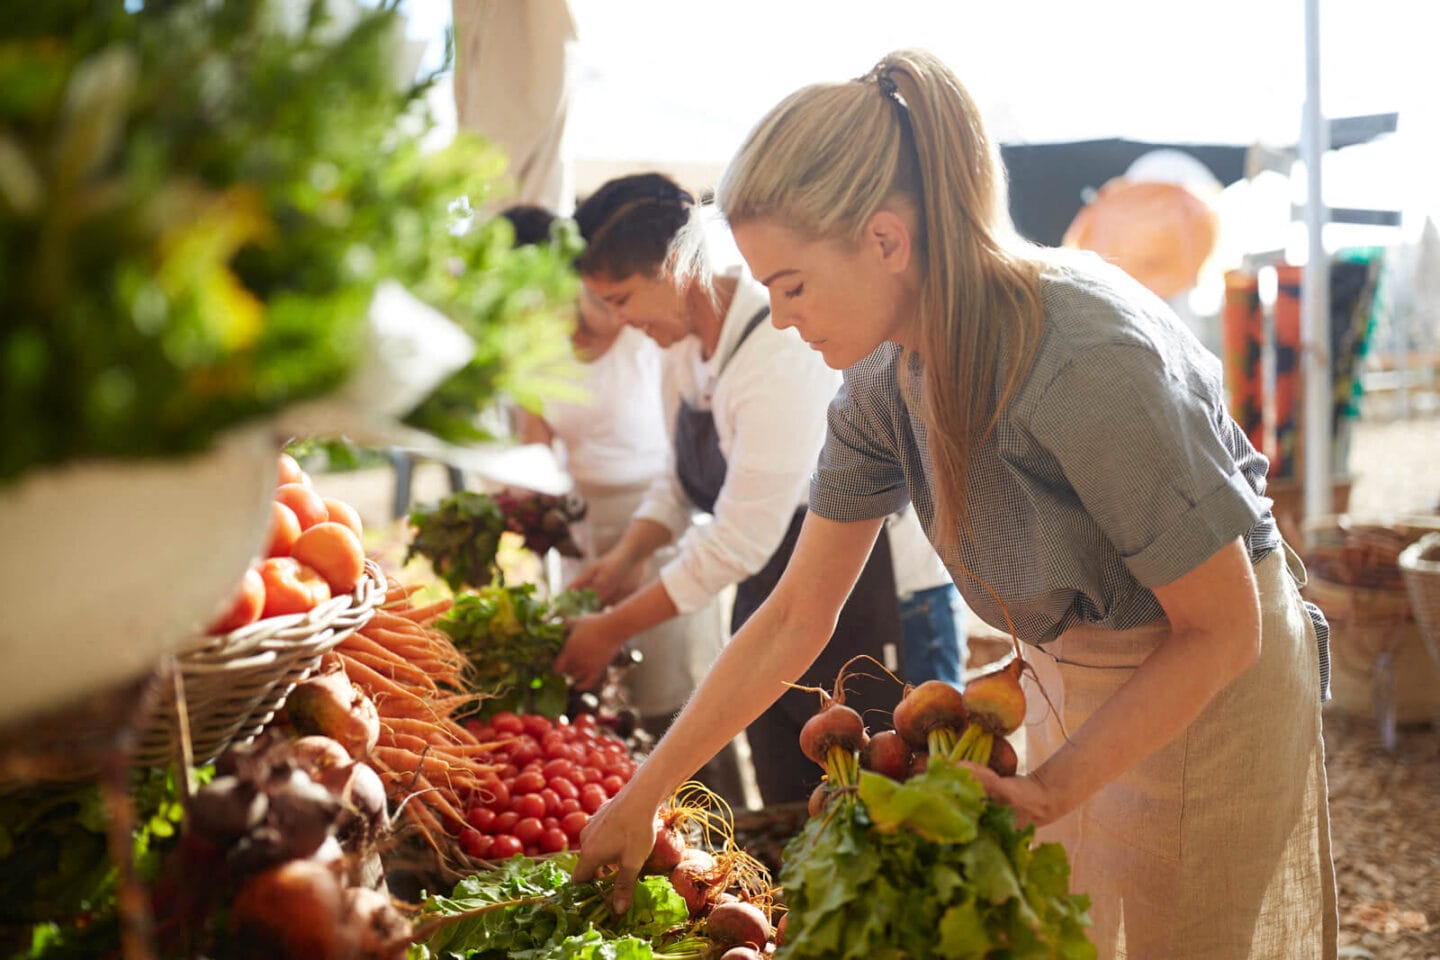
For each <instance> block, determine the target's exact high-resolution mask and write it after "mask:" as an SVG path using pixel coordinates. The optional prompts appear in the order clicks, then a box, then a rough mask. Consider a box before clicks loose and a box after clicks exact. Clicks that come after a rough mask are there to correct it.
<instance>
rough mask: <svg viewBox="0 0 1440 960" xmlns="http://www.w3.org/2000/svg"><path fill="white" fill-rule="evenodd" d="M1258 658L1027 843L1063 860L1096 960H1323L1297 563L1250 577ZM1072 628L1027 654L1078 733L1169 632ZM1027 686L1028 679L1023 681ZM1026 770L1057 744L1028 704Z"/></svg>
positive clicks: (1321, 875)
mask: <svg viewBox="0 0 1440 960" xmlns="http://www.w3.org/2000/svg"><path fill="white" fill-rule="evenodd" d="M1255 576H1256V580H1257V582H1258V585H1259V589H1260V600H1261V653H1260V659H1259V661H1258V662H1257V663H1256V664H1255V665H1254V666H1253V667H1251V668H1250V669H1249V670H1247V671H1245V672H1244V673H1243V674H1241V675H1240V677H1239V678H1237V679H1236V680H1235V681H1234V682H1233V683H1231V684H1230V685H1229V686H1228V687H1226V688H1225V689H1224V690H1223V691H1221V692H1220V693H1219V694H1218V695H1217V696H1216V697H1215V699H1214V700H1213V701H1212V702H1211V703H1210V704H1209V705H1208V706H1207V707H1206V709H1205V710H1204V711H1203V712H1202V713H1201V714H1200V716H1199V717H1197V718H1196V720H1195V722H1194V723H1192V724H1191V725H1190V727H1189V728H1188V729H1187V730H1186V731H1185V733H1184V734H1182V735H1181V736H1179V737H1177V738H1176V739H1175V740H1174V741H1173V742H1171V743H1170V744H1168V745H1166V746H1165V747H1162V748H1161V749H1160V750H1159V751H1158V752H1156V753H1155V754H1153V755H1152V756H1150V757H1149V758H1148V759H1146V760H1145V761H1144V762H1143V763H1141V764H1139V765H1138V766H1137V767H1136V768H1135V769H1133V770H1131V771H1130V772H1129V773H1127V774H1126V775H1125V776H1123V777H1121V778H1120V779H1119V780H1117V781H1115V782H1113V783H1111V784H1109V785H1108V786H1107V787H1105V788H1104V789H1103V790H1101V791H1100V792H1098V793H1097V794H1096V795H1095V796H1094V797H1092V798H1091V799H1090V801H1089V802H1087V803H1086V804H1085V805H1084V806H1083V807H1081V808H1080V809H1079V810H1077V811H1075V812H1073V813H1071V814H1069V815H1068V816H1066V817H1064V818H1062V819H1061V820H1059V821H1057V822H1056V823H1053V824H1051V825H1049V826H1048V827H1045V828H1043V829H1042V830H1040V831H1039V839H1041V840H1054V841H1059V842H1061V843H1063V844H1064V845H1065V847H1066V849H1067V850H1068V851H1069V856H1070V865H1071V890H1072V891H1074V892H1077V893H1088V894H1090V895H1091V897H1092V899H1093V905H1092V907H1091V911H1090V915H1091V918H1092V919H1093V920H1094V926H1093V927H1092V928H1091V930H1090V933H1091V936H1092V939H1093V940H1094V942H1095V945H1096V947H1097V948H1098V949H1099V957H1100V960H1109V958H1115V960H1191V958H1193V960H1330V958H1333V957H1334V956H1335V955H1336V939H1335V938H1336V924H1337V918H1336V904H1335V875H1334V868H1333V865H1332V862H1331V857H1330V822H1329V817H1328V812H1327V795H1326V787H1325V766H1324V746H1323V744H1322V742H1321V738H1320V694H1319V682H1320V681H1319V666H1318V655H1317V651H1316V641H1315V631H1314V626H1313V625H1312V623H1311V622H1310V618H1309V616H1307V614H1306V612H1305V608H1304V607H1303V606H1302V605H1301V600H1300V592H1299V587H1300V586H1302V585H1303V584H1304V582H1305V581H1304V577H1305V570H1304V566H1303V565H1302V564H1301V563H1300V561H1299V558H1297V557H1296V556H1295V555H1294V553H1293V552H1292V551H1290V549H1289V548H1288V547H1284V548H1283V549H1278V550H1276V551H1274V552H1273V553H1271V554H1270V555H1269V556H1267V557H1266V558H1265V559H1263V560H1262V561H1261V562H1260V563H1259V564H1257V565H1256V567H1255ZM1168 631H1169V626H1168V624H1166V623H1165V622H1164V621H1160V622H1159V623H1155V624H1147V625H1146V626H1143V627H1139V628H1136V629H1133V630H1126V631H1120V632H1115V631H1106V630H1096V629H1092V628H1089V627H1079V628H1074V629H1071V630H1068V631H1066V632H1065V633H1064V634H1063V635H1062V636H1061V637H1059V638H1058V639H1057V640H1055V641H1054V642H1052V643H1050V644H1047V645H1046V647H1045V648H1044V649H1043V650H1040V649H1037V648H1035V647H1030V646H1027V647H1026V648H1025V656H1026V659H1027V660H1029V661H1030V662H1031V663H1032V664H1033V665H1034V666H1035V668H1036V672H1037V674H1038V676H1039V678H1040V682H1041V683H1042V684H1044V687H1045V689H1046V691H1047V692H1048V693H1049V694H1050V698H1051V700H1053V701H1054V703H1055V706H1056V708H1057V709H1058V710H1060V711H1061V712H1062V714H1063V716H1064V718H1065V724H1066V728H1067V729H1068V730H1070V731H1072V732H1073V731H1074V730H1076V729H1077V728H1078V727H1079V726H1080V724H1081V723H1083V722H1084V721H1085V719H1086V718H1087V717H1089V716H1090V714H1091V713H1093V712H1094V711H1095V709H1096V708H1097V707H1098V706H1099V705H1100V704H1101V703H1103V702H1104V701H1105V700H1106V699H1107V698H1108V697H1109V696H1110V695H1111V694H1112V693H1114V691H1115V690H1116V689H1118V688H1119V687H1120V686H1121V685H1122V684H1123V683H1124V682H1125V681H1126V680H1127V679H1129V677H1130V675H1131V674H1132V673H1133V672H1134V670H1135V668H1136V667H1137V666H1139V664H1140V663H1141V662H1142V661H1144V659H1145V658H1146V657H1147V656H1148V655H1149V653H1150V652H1151V651H1152V650H1154V649H1155V647H1156V646H1157V645H1158V644H1160V643H1161V642H1162V641H1163V640H1164V638H1165V636H1166V635H1167V634H1168ZM1025 682H1026V683H1027V684H1033V682H1034V681H1033V680H1032V679H1031V678H1030V677H1029V676H1028V675H1027V677H1026V678H1025ZM1027 697H1028V702H1029V703H1030V705H1031V706H1030V715H1029V716H1028V717H1027V718H1026V727H1025V735H1026V741H1025V745H1026V752H1027V757H1028V758H1029V759H1028V766H1029V767H1030V768H1031V769H1033V768H1034V767H1035V766H1037V765H1038V763H1039V762H1040V761H1042V760H1043V759H1044V758H1045V757H1047V756H1049V755H1050V754H1051V753H1052V752H1053V751H1054V750H1055V749H1056V748H1057V747H1058V746H1059V744H1060V743H1061V740H1062V735H1061V733H1060V728H1059V726H1058V724H1057V723H1056V721H1055V719H1054V716H1053V714H1051V713H1050V711H1049V710H1048V708H1046V707H1045V706H1044V703H1045V701H1044V699H1043V698H1042V697H1041V696H1040V695H1039V693H1038V691H1034V690H1028V691H1027Z"/></svg>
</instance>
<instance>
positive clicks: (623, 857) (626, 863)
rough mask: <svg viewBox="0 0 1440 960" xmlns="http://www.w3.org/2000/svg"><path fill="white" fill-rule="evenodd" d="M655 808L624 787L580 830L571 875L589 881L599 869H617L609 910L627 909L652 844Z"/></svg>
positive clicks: (620, 911)
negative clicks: (576, 855)
mask: <svg viewBox="0 0 1440 960" xmlns="http://www.w3.org/2000/svg"><path fill="white" fill-rule="evenodd" d="M658 811H659V804H655V803H651V802H649V801H646V800H642V799H640V798H638V797H637V796H636V795H635V791H633V790H631V789H630V787H629V786H626V787H625V788H624V789H622V790H621V791H620V792H619V793H618V794H616V795H615V796H614V798H612V799H611V800H609V801H607V802H606V803H605V805H604V806H602V807H601V808H600V809H599V810H597V811H596V812H595V815H594V816H593V817H591V818H590V822H589V823H587V824H586V825H585V829H584V830H582V831H581V832H580V857H579V859H578V860H577V861H576V863H575V873H574V875H573V878H574V880H575V881H576V882H577V883H584V882H585V881H588V880H593V879H594V878H595V876H596V874H597V873H599V872H600V870H601V868H603V867H607V866H614V867H615V868H616V869H617V871H618V872H617V873H616V875H615V886H614V888H613V889H612V890H611V893H610V909H611V910H614V911H615V912H616V913H624V912H625V911H626V910H628V909H630V898H631V896H632V895H633V894H634V892H635V881H636V879H637V878H638V877H639V876H640V868H641V867H643V866H644V865H645V860H646V858H648V857H649V856H650V850H651V849H652V848H653V847H654V846H655V824H656V816H655V815H656V813H657V812H658Z"/></svg>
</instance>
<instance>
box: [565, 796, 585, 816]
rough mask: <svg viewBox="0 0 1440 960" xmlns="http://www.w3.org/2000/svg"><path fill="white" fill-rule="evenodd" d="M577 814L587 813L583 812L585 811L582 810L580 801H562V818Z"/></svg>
mask: <svg viewBox="0 0 1440 960" xmlns="http://www.w3.org/2000/svg"><path fill="white" fill-rule="evenodd" d="M576 812H580V813H584V812H585V811H583V810H581V809H580V801H579V800H561V801H560V816H561V817H562V818H563V817H566V816H568V815H569V814H572V813H576Z"/></svg>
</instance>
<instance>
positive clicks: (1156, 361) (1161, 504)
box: [1029, 343, 1266, 587]
mask: <svg viewBox="0 0 1440 960" xmlns="http://www.w3.org/2000/svg"><path fill="white" fill-rule="evenodd" d="M1213 396H1214V394H1213V392H1207V391H1205V390H1202V389H1198V387H1197V385H1195V384H1192V383H1189V382H1187V381H1186V379H1185V374H1182V373H1177V372H1173V371H1171V370H1168V369H1167V368H1166V366H1165V364H1164V362H1163V360H1162V359H1161V358H1160V356H1159V355H1158V354H1157V353H1156V352H1155V351H1153V350H1151V349H1149V348H1147V347H1146V346H1143V345H1139V344H1133V343H1120V344H1109V345H1106V346H1104V347H1100V348H1095V349H1093V350H1090V351H1088V352H1087V353H1085V354H1084V355H1083V356H1081V357H1078V358H1075V359H1074V360H1072V361H1071V362H1070V363H1068V364H1067V365H1066V366H1065V367H1064V368H1063V369H1062V370H1061V371H1060V372H1059V373H1058V374H1057V375H1056V376H1055V378H1054V379H1053V380H1052V382H1051V383H1050V384H1049V386H1048V387H1047V388H1046V390H1045V393H1044V396H1043V398H1042V400H1041V401H1040V402H1039V403H1037V404H1036V406H1035V409H1034V411H1033V413H1032V415H1031V418H1030V425H1029V426H1030V432H1031V433H1032V435H1033V436H1034V438H1035V440H1036V442H1037V443H1039V444H1040V445H1041V446H1042V447H1043V448H1044V449H1045V450H1046V451H1048V452H1049V454H1050V455H1051V456H1053V457H1054V459H1055V461H1056V462H1057V463H1058V465H1059V467H1060V470H1061V471H1062V472H1063V473H1064V476H1065V479H1066V480H1067V481H1068V483H1069V485H1070V486H1071V488H1072V489H1073V490H1074V491H1075V495H1076V496H1077V497H1078V498H1079V500H1080V503H1081V505H1082V506H1083V507H1084V509H1085V511H1086V513H1088V514H1089V515H1090V517H1091V518H1092V519H1093V520H1094V522H1095V524H1096V525H1097V526H1098V527H1099V529H1100V531H1101V532H1102V533H1103V534H1104V535H1105V536H1106V537H1108V538H1109V540H1110V541H1111V543H1112V544H1113V545H1114V547H1115V549H1116V551H1117V552H1118V553H1119V554H1120V556H1121V558H1122V559H1123V560H1124V562H1125V565H1126V566H1127V567H1128V569H1129V570H1130V573H1131V574H1132V575H1133V576H1134V577H1135V579H1136V580H1138V581H1139V582H1140V583H1141V584H1142V585H1144V586H1146V587H1157V586H1163V585H1164V584H1167V583H1172V582H1174V581H1175V580H1177V579H1179V578H1180V577H1181V576H1183V575H1185V574H1186V573H1188V572H1190V571H1191V570H1193V569H1195V568H1196V567H1197V566H1199V565H1200V564H1201V563H1203V562H1204V561H1205V560H1206V559H1208V558H1209V557H1210V556H1212V555H1213V554H1215V552H1216V551H1218V550H1219V549H1220V548H1221V547H1223V546H1225V544H1227V543H1229V542H1231V541H1233V540H1234V539H1235V538H1237V537H1241V536H1244V535H1245V534H1246V532H1247V531H1249V530H1250V528H1251V527H1252V526H1253V525H1254V524H1255V522H1256V521H1257V520H1258V519H1259V518H1260V517H1261V516H1262V515H1263V514H1264V512H1265V510H1266V505H1265V503H1264V501H1263V500H1261V498H1260V497H1259V496H1258V495H1257V494H1256V493H1255V492H1254V491H1253V490H1252V489H1251V488H1250V485H1249V484H1248V483H1247V482H1246V480H1245V478H1244V476H1243V475H1242V473H1241V471H1240V470H1239V468H1238V466H1237V464H1236V462H1235V459H1234V457H1233V456H1232V454H1231V452H1230V450H1229V449H1228V448H1227V446H1226V444H1225V439H1224V436H1223V434H1222V431H1224V430H1225V429H1227V427H1226V422H1225V421H1226V416H1225V413H1224V411H1223V410H1219V409H1216V408H1215V405H1214V400H1213Z"/></svg>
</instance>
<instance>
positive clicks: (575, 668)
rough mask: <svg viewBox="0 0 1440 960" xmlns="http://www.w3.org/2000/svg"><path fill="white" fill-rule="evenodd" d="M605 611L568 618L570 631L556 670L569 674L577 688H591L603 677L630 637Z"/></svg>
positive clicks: (556, 662)
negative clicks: (616, 627)
mask: <svg viewBox="0 0 1440 960" xmlns="http://www.w3.org/2000/svg"><path fill="white" fill-rule="evenodd" d="M610 619H611V618H610V616H609V614H608V613H591V614H586V615H585V616H583V617H576V618H575V619H574V620H571V621H570V624H569V627H570V629H569V633H568V634H567V635H566V637H565V646H564V647H563V648H562V649H561V650H560V656H558V657H556V658H555V672H556V673H558V674H561V675H562V676H566V677H569V678H570V679H571V680H573V681H574V685H575V687H576V689H578V690H593V689H594V688H596V687H598V686H599V685H600V681H601V680H603V679H604V677H605V668H606V667H607V666H609V665H610V661H611V660H613V659H615V655H616V654H617V653H619V652H620V648H621V647H623V646H624V645H625V641H626V640H627V639H629V638H628V637H626V636H625V635H624V634H623V633H621V632H620V631H618V630H616V629H615V628H614V626H613V625H612V624H611V622H610Z"/></svg>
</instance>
